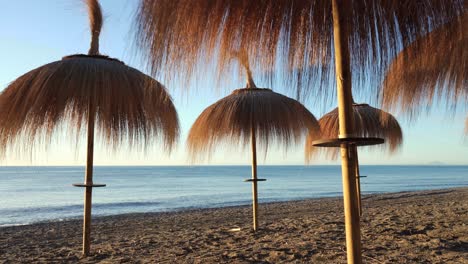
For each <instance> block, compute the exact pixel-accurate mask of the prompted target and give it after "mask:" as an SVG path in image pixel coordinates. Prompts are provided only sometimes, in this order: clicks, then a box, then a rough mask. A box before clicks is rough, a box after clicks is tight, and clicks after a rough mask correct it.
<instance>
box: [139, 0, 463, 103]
mask: <svg viewBox="0 0 468 264" xmlns="http://www.w3.org/2000/svg"><path fill="white" fill-rule="evenodd" d="M420 2H421V1H400V0H389V1H375V0H354V1H350V6H349V7H348V8H349V13H350V15H351V16H352V17H353V19H352V20H350V21H349V23H350V25H349V28H350V30H351V32H350V36H349V37H350V41H349V45H350V47H349V49H350V53H351V56H352V61H353V66H354V67H355V70H356V71H357V72H365V71H364V69H367V70H368V71H366V72H369V73H371V74H366V75H362V74H353V84H355V85H357V86H358V87H361V88H360V90H358V92H362V94H365V95H366V96H369V95H370V97H372V98H371V99H374V98H375V97H374V95H375V94H376V93H377V91H376V90H375V89H376V87H378V85H379V84H380V83H381V80H382V77H383V76H384V73H385V71H386V69H387V66H388V65H389V64H390V62H391V60H392V59H393V58H394V57H395V56H396V54H397V53H398V52H399V51H400V49H401V46H402V45H403V46H407V45H409V44H410V43H411V42H412V41H413V40H414V39H415V38H417V37H419V36H423V35H424V34H426V33H428V32H429V31H430V30H431V29H433V28H435V27H437V26H439V25H442V24H444V23H446V22H447V21H449V20H450V19H452V18H453V17H455V16H457V15H459V14H460V11H461V10H462V9H463V0H426V1H424V4H421V3H420ZM331 13H332V4H331V1H330V0H320V1H310V0H282V1H275V0H271V1H252V0H214V1H213V0H197V1H190V0H158V1H153V0H144V1H141V4H140V7H139V10H138V16H137V19H138V20H137V23H136V27H137V28H136V29H137V37H138V41H137V43H139V45H140V47H141V48H142V50H143V52H144V55H145V56H144V59H145V60H148V64H149V66H150V67H151V68H152V69H153V71H154V72H157V73H161V72H162V71H164V72H165V73H166V74H168V75H169V76H168V79H169V78H170V77H173V76H174V75H177V76H178V77H179V78H182V79H190V78H192V77H194V76H193V75H194V74H197V73H198V72H197V69H198V67H199V65H203V66H204V67H207V63H206V62H212V61H214V63H215V64H216V65H217V69H218V70H219V71H220V74H219V75H218V78H219V79H220V80H219V82H220V83H222V80H223V78H226V76H227V75H226V74H229V73H230V74H232V73H231V72H229V71H230V70H231V67H232V65H231V64H230V58H231V54H232V52H233V51H236V50H239V48H240V47H242V48H243V49H244V50H246V51H247V52H248V53H249V55H250V58H251V61H250V63H251V65H252V68H256V69H257V68H258V69H259V70H261V71H262V74H264V77H265V78H264V79H265V80H274V79H275V78H280V79H281V80H280V81H283V82H284V83H285V84H286V85H287V87H291V89H294V90H295V91H296V92H297V94H298V95H300V96H306V95H311V94H314V98H317V97H316V96H315V95H316V94H320V96H321V97H320V98H319V99H318V100H317V102H318V103H324V102H325V101H329V99H332V95H335V89H329V88H330V87H331V86H332V85H334V83H335V79H334V76H333V73H334V68H333V65H332V64H330V62H331V61H333V57H334V54H333V48H332V47H333V34H332V33H333V30H332V27H333V20H332V16H331ZM415 14H417V15H415ZM278 62H279V64H278ZM199 63H204V64H199ZM278 65H285V66H286V68H287V69H286V71H285V72H284V73H283V72H282V74H278V69H277V66H278ZM358 69H359V70H358ZM237 71H238V72H243V68H242V66H240V65H239V68H238V69H237ZM368 82H372V84H374V85H375V86H373V85H366V84H368ZM312 83H314V84H316V85H311V84H312ZM269 84H270V83H269ZM364 90H365V91H364ZM366 92H368V93H366ZM325 99H327V100H325ZM329 102H330V101H329Z"/></svg>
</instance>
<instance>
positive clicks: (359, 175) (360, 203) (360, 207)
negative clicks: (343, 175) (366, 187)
mask: <svg viewBox="0 0 468 264" xmlns="http://www.w3.org/2000/svg"><path fill="white" fill-rule="evenodd" d="M353 152H354V160H355V164H356V165H355V167H356V170H355V171H356V192H357V197H356V199H357V203H358V207H359V216H360V217H361V216H362V202H361V173H360V172H359V157H358V151H357V147H356V146H353Z"/></svg>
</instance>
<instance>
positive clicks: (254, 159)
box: [250, 117, 258, 231]
mask: <svg viewBox="0 0 468 264" xmlns="http://www.w3.org/2000/svg"><path fill="white" fill-rule="evenodd" d="M254 124H255V123H254V120H253V117H252V124H251V128H250V144H251V145H252V195H253V197H252V198H253V202H252V209H253V230H254V231H257V226H258V218H257V209H258V195H257V142H256V138H255V125H254Z"/></svg>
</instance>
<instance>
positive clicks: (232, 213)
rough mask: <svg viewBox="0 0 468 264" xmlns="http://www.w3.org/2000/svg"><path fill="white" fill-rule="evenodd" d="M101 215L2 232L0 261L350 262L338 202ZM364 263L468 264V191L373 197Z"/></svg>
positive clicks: (367, 210)
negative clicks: (87, 246)
mask: <svg viewBox="0 0 468 264" xmlns="http://www.w3.org/2000/svg"><path fill="white" fill-rule="evenodd" d="M260 210H261V211H260V217H261V218H260V228H261V229H260V230H259V231H258V232H256V233H253V232H252V231H250V225H251V208H250V207H249V206H241V207H229V208H220V209H203V210H193V211H184V212H172V213H147V214H127V215H119V216H108V217H101V218H95V219H94V221H93V230H92V232H93V233H92V236H93V238H92V239H93V242H92V249H91V250H92V253H93V255H92V256H90V257H87V258H82V257H81V254H80V250H81V221H79V220H73V221H63V222H50V223H40V224H33V225H26V226H14V227H3V228H0V263H17V262H23V263H32V262H58V263H61V262H77V261H80V262H82V263H96V262H100V263H128V262H130V263H311V262H313V263H345V261H346V253H345V242H344V223H343V219H344V217H343V207H342V199H341V198H325V199H311V200H305V201H294V202H281V203H271V204H261V207H260ZM363 211H364V215H363V217H362V243H363V260H364V261H365V263H468V261H467V260H468V188H457V189H446V190H435V191H421V192H402V193H392V194H380V195H368V196H365V197H364V199H363Z"/></svg>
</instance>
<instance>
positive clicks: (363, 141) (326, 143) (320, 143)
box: [312, 137, 384, 148]
mask: <svg viewBox="0 0 468 264" xmlns="http://www.w3.org/2000/svg"><path fill="white" fill-rule="evenodd" d="M383 143H384V139H383V138H375V137H367V138H363V137H348V138H326V139H319V140H314V141H313V142H312V145H313V146H315V147H324V148H339V147H341V145H343V144H345V145H355V146H358V147H361V146H372V145H379V144H383Z"/></svg>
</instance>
